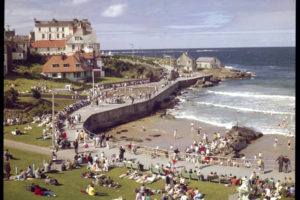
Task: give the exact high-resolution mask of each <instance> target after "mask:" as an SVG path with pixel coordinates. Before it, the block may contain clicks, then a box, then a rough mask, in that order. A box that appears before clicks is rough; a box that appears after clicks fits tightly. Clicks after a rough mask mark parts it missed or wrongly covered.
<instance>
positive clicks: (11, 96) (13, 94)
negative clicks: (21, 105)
mask: <svg viewBox="0 0 300 200" xmlns="http://www.w3.org/2000/svg"><path fill="white" fill-rule="evenodd" d="M18 96H19V94H18V92H17V90H15V89H13V88H10V90H8V91H6V92H5V93H4V107H5V108H13V107H14V104H15V103H16V101H17V100H18Z"/></svg>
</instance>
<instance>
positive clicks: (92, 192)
mask: <svg viewBox="0 0 300 200" xmlns="http://www.w3.org/2000/svg"><path fill="white" fill-rule="evenodd" d="M81 193H83V194H88V195H90V196H96V195H97V192H96V190H95V188H94V184H93V183H90V184H89V185H88V187H87V188H86V190H81Z"/></svg>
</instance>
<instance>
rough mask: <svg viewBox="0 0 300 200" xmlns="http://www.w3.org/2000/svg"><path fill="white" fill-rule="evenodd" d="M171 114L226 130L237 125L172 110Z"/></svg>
mask: <svg viewBox="0 0 300 200" xmlns="http://www.w3.org/2000/svg"><path fill="white" fill-rule="evenodd" d="M169 113H170V114H172V115H174V116H175V117H176V118H180V119H183V118H184V119H191V120H195V121H199V122H203V123H206V124H210V125H213V126H218V127H225V128H226V129H231V128H232V127H233V126H234V125H236V124H235V122H220V121H216V120H215V118H214V119H208V118H202V117H199V116H194V115H190V114H186V113H185V112H182V111H179V112H178V111H175V110H172V111H170V112H169Z"/></svg>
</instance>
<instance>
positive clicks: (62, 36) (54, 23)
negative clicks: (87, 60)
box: [31, 19, 100, 55]
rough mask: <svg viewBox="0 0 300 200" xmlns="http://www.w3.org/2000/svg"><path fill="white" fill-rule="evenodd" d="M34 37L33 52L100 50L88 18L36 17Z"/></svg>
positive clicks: (68, 52) (67, 53)
mask: <svg viewBox="0 0 300 200" xmlns="http://www.w3.org/2000/svg"><path fill="white" fill-rule="evenodd" d="M34 23H35V28H34V38H35V41H34V42H33V43H32V44H31V52H35V53H39V54H44V55H58V54H61V53H64V54H66V55H72V54H74V53H75V52H76V51H78V50H84V51H85V52H93V51H96V52H97V53H99V52H100V44H99V43H98V42H97V37H96V33H95V32H94V31H93V29H92V27H91V23H90V22H89V21H88V20H87V19H82V20H78V19H73V20H72V21H58V20H56V19H52V20H51V21H38V20H36V19H34Z"/></svg>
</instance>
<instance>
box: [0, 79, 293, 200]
mask: <svg viewBox="0 0 300 200" xmlns="http://www.w3.org/2000/svg"><path fill="white" fill-rule="evenodd" d="M200 75H201V74H198V76H200ZM194 78H195V77H194ZM184 79H188V78H179V79H178V80H176V81H179V80H184ZM176 81H175V82H172V83H171V84H170V85H168V86H165V87H163V88H162V84H163V82H162V81H161V82H156V83H149V84H145V85H144V86H153V87H154V86H157V87H158V88H159V92H158V93H156V94H155V95H158V94H159V93H161V92H162V91H164V90H166V89H167V88H168V87H170V86H171V85H172V84H174V83H176ZM132 87H139V86H132ZM152 98H153V97H152ZM142 101H146V100H145V99H136V100H135V102H134V103H138V102H142ZM130 104H131V102H129V101H127V102H126V103H124V104H100V105H98V106H96V105H89V106H86V107H83V108H81V109H79V110H77V111H75V112H74V113H72V116H73V115H75V114H77V113H80V114H81V116H82V121H85V120H86V119H88V118H89V117H90V116H91V115H92V114H95V113H99V112H104V111H107V110H111V109H115V108H119V107H122V106H127V105H130ZM77 130H78V131H80V130H83V123H79V124H78V125H76V127H75V129H67V128H66V127H65V131H66V133H67V137H68V140H69V141H74V139H75V133H76V131H77ZM4 145H5V146H7V147H12V148H18V149H22V150H27V151H34V152H38V153H43V154H49V155H50V153H51V150H50V149H48V150H47V148H44V147H38V146H34V145H28V144H23V143H19V142H14V141H10V140H6V139H5V140H4ZM89 150H90V152H91V153H92V155H95V154H98V155H100V153H101V152H104V153H105V155H106V156H107V157H108V158H111V156H112V155H113V154H115V155H118V154H119V149H118V148H116V147H112V148H110V149H108V148H106V147H104V148H96V149H95V148H94V147H93V145H92V143H91V141H90V144H89ZM78 151H79V153H85V151H84V148H83V144H79V149H78ZM57 155H58V159H63V160H67V159H69V160H73V157H74V155H75V151H74V149H73V148H71V149H64V150H59V151H58V152H57ZM125 158H126V159H127V160H130V159H133V160H136V161H139V162H140V163H142V164H143V165H144V168H145V169H148V168H149V166H150V165H151V164H154V165H155V164H157V163H159V164H164V165H166V164H167V163H168V162H170V161H171V160H170V158H169V159H167V158H165V157H158V158H155V159H152V158H151V157H150V155H145V154H138V155H134V154H133V153H129V152H127V151H126V152H125ZM54 167H55V166H54ZM182 167H185V168H186V169H187V170H189V169H196V168H195V164H193V163H190V162H185V161H178V163H177V168H178V169H181V168H182ZM200 168H201V172H202V174H203V175H204V176H207V175H208V174H210V172H217V174H219V175H220V174H233V175H235V176H237V177H243V176H247V177H249V176H250V175H251V173H252V172H253V171H256V172H257V174H258V175H259V176H260V177H262V178H267V177H268V178H271V177H273V178H275V179H280V180H283V179H284V177H291V178H292V179H293V180H295V171H292V172H289V173H278V170H277V169H275V170H274V169H265V171H266V173H265V174H259V173H258V170H253V169H250V168H238V167H229V166H208V165H203V164H202V165H200ZM57 169H58V168H57ZM234 197H236V195H234ZM231 199H235V198H232V197H231Z"/></svg>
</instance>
